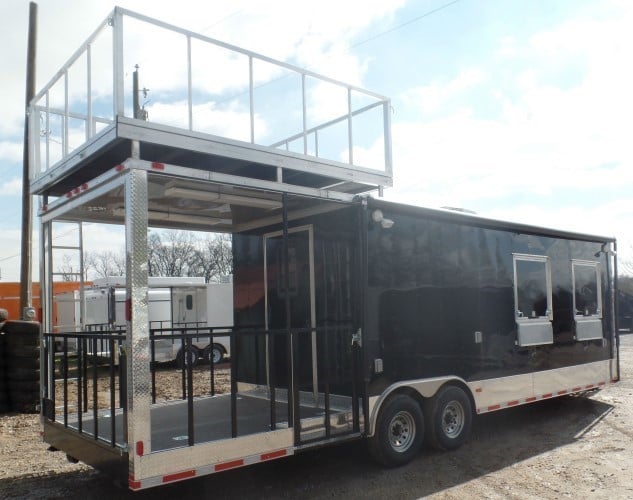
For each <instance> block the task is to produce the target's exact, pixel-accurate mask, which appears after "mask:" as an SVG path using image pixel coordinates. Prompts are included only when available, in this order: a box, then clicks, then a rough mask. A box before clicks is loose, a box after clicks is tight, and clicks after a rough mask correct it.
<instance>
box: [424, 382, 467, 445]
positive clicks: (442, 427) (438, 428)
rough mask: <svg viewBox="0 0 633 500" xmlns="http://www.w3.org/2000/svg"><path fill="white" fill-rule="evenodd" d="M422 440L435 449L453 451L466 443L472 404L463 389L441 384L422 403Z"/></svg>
mask: <svg viewBox="0 0 633 500" xmlns="http://www.w3.org/2000/svg"><path fill="white" fill-rule="evenodd" d="M424 409H425V412H424V414H425V417H426V439H427V441H428V442H429V443H430V444H431V446H432V447H433V448H435V449H437V450H455V449H457V448H459V447H460V446H461V445H463V444H464V443H465V442H466V439H468V436H469V434H470V428H471V426H472V421H473V407H472V403H471V402H470V398H469V397H468V395H467V394H466V392H465V391H464V390H463V389H462V388H461V387H457V386H454V385H447V386H444V387H442V388H441V389H440V390H439V391H438V393H437V394H436V395H435V396H433V397H432V398H430V399H428V400H427V401H426V403H425V408H424Z"/></svg>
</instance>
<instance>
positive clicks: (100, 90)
mask: <svg viewBox="0 0 633 500" xmlns="http://www.w3.org/2000/svg"><path fill="white" fill-rule="evenodd" d="M136 65H140V75H141V77H142V83H143V84H145V85H147V86H149V89H145V88H141V89H140V92H142V93H147V92H149V94H148V99H149V101H148V102H147V103H145V105H146V107H145V111H147V113H148V115H149V120H150V121H151V122H153V123H158V124H162V125H168V126H173V127H178V128H181V129H185V130H189V131H194V132H202V133H208V134H212V135H214V136H220V137H225V138H228V139H234V140H239V141H244V142H248V143H251V144H257V145H260V146H272V147H277V148H281V149H285V150H288V151H292V152H295V153H299V154H303V155H308V156H316V157H319V158H324V159H327V160H329V161H336V162H342V163H347V164H349V165H357V166H359V167H367V168H369V169H370V170H374V171H380V172H385V173H387V174H389V175H391V131H390V126H391V125H390V113H391V110H390V101H389V99H388V98H386V97H384V96H381V95H379V94H376V93H373V92H370V91H367V90H364V89H362V88H359V87H357V86H354V85H349V84H345V83H343V82H340V81H337V80H335V79H332V78H328V77H326V76H322V75H319V74H317V73H314V72H312V71H308V70H305V69H301V68H298V67H296V66H293V65H290V64H287V63H284V62H280V61H276V60H273V59H271V58H268V57H266V56H263V55H260V54H256V53H254V52H251V51H248V50H244V49H242V48H239V47H237V46H234V45H230V44H227V43H224V42H221V41H218V40H215V39H212V38H209V37H207V36H204V35H201V34H198V33H194V32H192V31H188V30H185V29H181V28H178V27H176V26H173V25H170V24H167V23H164V22H161V21H158V20H155V19H151V18H149V17H146V16H143V15H140V14H137V13H134V12H131V11H128V10H125V9H122V8H119V7H117V8H115V9H114V11H113V12H112V13H111V14H110V15H109V16H108V17H107V19H105V20H104V21H103V22H102V23H101V24H100V25H99V26H98V27H97V29H96V30H95V31H94V33H93V34H92V35H91V36H90V37H89V38H88V39H87V40H86V42H85V43H84V44H83V45H82V46H81V47H79V49H77V51H76V52H75V53H74V54H73V56H72V57H71V58H70V59H69V60H68V62H67V63H66V64H65V65H64V66H62V68H61V69H60V70H59V71H58V72H57V74H56V75H55V76H54V77H53V79H52V80H51V81H50V82H49V83H48V84H47V85H46V86H45V87H44V88H43V89H42V90H41V91H40V92H39V93H38V94H37V95H36V96H35V98H34V99H33V101H32V102H31V107H30V120H31V123H30V130H31V134H32V136H31V141H32V144H34V147H32V148H31V154H32V155H33V157H32V158H31V161H32V162H33V163H32V164H33V165H34V167H35V168H34V175H35V176H36V177H37V176H39V175H41V174H42V173H44V172H46V171H47V170H49V169H51V168H52V167H53V166H54V165H56V164H57V163H58V162H60V161H62V160H64V159H66V158H68V157H69V156H70V155H72V154H73V151H75V150H77V149H78V148H81V147H82V146H83V145H85V144H87V143H89V142H90V141H91V140H92V139H93V138H94V137H95V136H97V135H98V134H99V133H100V132H101V131H102V130H107V129H108V126H109V125H110V124H112V123H113V121H114V120H115V117H117V116H121V117H124V116H125V117H129V118H134V117H136V116H138V115H139V113H138V110H135V109H134V103H135V99H134V92H133V84H132V78H131V76H130V78H126V75H128V74H129V75H131V74H132V72H133V70H134V67H135V66H136ZM137 97H138V96H137ZM143 114H144V113H143ZM370 149H371V150H372V151H374V153H372V154H371V155H367V154H365V155H363V156H364V158H362V159H361V160H360V161H358V160H359V158H360V156H361V155H360V154H355V153H360V152H361V151H368V150H370ZM377 149H381V150H382V154H377V153H376V151H377ZM372 162H373V164H368V163H372Z"/></svg>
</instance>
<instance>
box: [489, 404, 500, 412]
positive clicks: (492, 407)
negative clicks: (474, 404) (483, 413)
mask: <svg viewBox="0 0 633 500" xmlns="http://www.w3.org/2000/svg"><path fill="white" fill-rule="evenodd" d="M499 408H501V405H492V406H489V407H488V411H494V410H498V409H499Z"/></svg>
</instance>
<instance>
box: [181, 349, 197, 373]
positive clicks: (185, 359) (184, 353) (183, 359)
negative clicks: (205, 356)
mask: <svg viewBox="0 0 633 500" xmlns="http://www.w3.org/2000/svg"><path fill="white" fill-rule="evenodd" d="M189 353H190V354H191V356H188V355H187V354H189ZM190 357H191V366H196V365H197V364H198V360H199V359H200V351H198V349H197V348H196V347H193V346H191V348H190V349H187V348H185V349H180V351H178V355H177V356H176V363H178V367H179V368H184V367H185V366H187V364H188V362H189V358H190Z"/></svg>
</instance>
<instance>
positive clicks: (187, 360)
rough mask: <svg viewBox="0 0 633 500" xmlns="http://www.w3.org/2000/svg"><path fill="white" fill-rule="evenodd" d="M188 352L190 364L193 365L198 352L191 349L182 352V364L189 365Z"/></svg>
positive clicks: (196, 359)
mask: <svg viewBox="0 0 633 500" xmlns="http://www.w3.org/2000/svg"><path fill="white" fill-rule="evenodd" d="M189 353H191V366H194V365H195V364H196V363H197V362H198V353H197V352H196V351H194V350H193V349H192V350H191V351H184V352H183V360H182V362H183V365H185V366H189Z"/></svg>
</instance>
